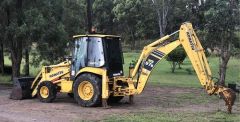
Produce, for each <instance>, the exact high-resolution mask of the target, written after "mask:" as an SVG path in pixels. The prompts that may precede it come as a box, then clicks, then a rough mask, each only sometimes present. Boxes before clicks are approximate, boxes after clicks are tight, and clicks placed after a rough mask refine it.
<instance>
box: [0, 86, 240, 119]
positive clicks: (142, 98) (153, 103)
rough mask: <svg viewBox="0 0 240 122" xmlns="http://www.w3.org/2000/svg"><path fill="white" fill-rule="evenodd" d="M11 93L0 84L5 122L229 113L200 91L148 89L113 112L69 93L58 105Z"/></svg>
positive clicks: (1, 116) (1, 114) (0, 110)
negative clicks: (82, 102) (158, 113)
mask: <svg viewBox="0 0 240 122" xmlns="http://www.w3.org/2000/svg"><path fill="white" fill-rule="evenodd" d="M10 91H11V87H9V86H1V85H0V120H1V121H3V122H14V121H18V122H19V121H20V122H33V121H44V122H47V121H51V122H55V121H56V122H62V121H64V122H66V121H80V120H101V119H104V118H105V117H108V116H109V115H118V114H125V113H130V112H144V111H152V110H155V111H165V112H184V111H188V112H189V111H190V112H191V111H192V112H213V111H219V110H222V111H226V108H225V106H224V102H223V101H222V100H219V99H218V98H217V97H216V96H212V97H209V96H208V95H206V94H205V91H204V90H203V89H200V88H178V87H160V86H147V87H146V89H145V91H144V92H143V93H142V94H141V95H136V96H135V97H134V101H135V103H134V104H133V105H129V104H127V100H128V99H127V98H124V99H123V100H122V101H121V102H120V103H118V104H114V105H112V108H110V109H104V108H102V107H94V108H93V107H91V108H86V107H81V106H79V105H77V104H76V103H75V101H74V100H73V99H72V98H69V97H68V96H67V95H66V94H59V95H58V97H57V99H56V100H55V101H54V103H41V102H39V100H38V99H28V100H10V99H9V94H10ZM189 96H190V97H189ZM203 99H204V100H203ZM239 108H240V104H239V102H237V103H236V105H235V106H234V107H233V112H235V113H240V110H238V109H239Z"/></svg>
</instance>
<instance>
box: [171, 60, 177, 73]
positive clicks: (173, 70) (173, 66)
mask: <svg viewBox="0 0 240 122" xmlns="http://www.w3.org/2000/svg"><path fill="white" fill-rule="evenodd" d="M176 65H177V62H174V61H173V62H172V73H174V72H175V69H176Z"/></svg>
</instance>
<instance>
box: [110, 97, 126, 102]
mask: <svg viewBox="0 0 240 122" xmlns="http://www.w3.org/2000/svg"><path fill="white" fill-rule="evenodd" d="M123 98H124V96H109V98H108V103H118V102H120V101H121V100H122V99H123Z"/></svg>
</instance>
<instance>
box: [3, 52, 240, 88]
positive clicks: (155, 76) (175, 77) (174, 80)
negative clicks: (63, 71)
mask: <svg viewBox="0 0 240 122" xmlns="http://www.w3.org/2000/svg"><path fill="white" fill-rule="evenodd" d="M138 56H139V53H124V62H125V64H124V72H125V75H128V66H129V63H130V62H131V61H132V60H137V59H138ZM208 60H209V64H210V67H211V70H212V72H213V76H216V77H217V76H218V66H219V63H218V58H217V57H210V58H208ZM22 64H24V60H23V61H22ZM5 65H8V66H10V65H11V61H10V60H9V58H8V57H5ZM40 68H41V66H39V67H33V66H30V75H31V76H35V75H36V74H37V73H38V72H39V71H40ZM170 68H171V65H170V63H169V62H167V61H166V60H165V59H163V60H162V61H161V62H160V63H159V64H158V65H157V66H156V67H155V68H154V70H153V72H152V74H151V76H150V79H149V83H150V84H154V85H161V86H178V87H201V85H200V83H199V81H198V79H197V76H196V74H195V73H194V71H193V68H192V65H191V62H190V61H189V60H188V59H186V60H185V61H184V63H183V65H182V69H176V71H175V73H171V69H170ZM187 69H191V70H192V74H189V73H188V71H187ZM21 71H23V65H22V67H21ZM10 79H11V78H10V76H9V75H0V83H11V81H10ZM239 79H240V62H239V59H236V58H231V59H230V61H229V64H228V70H227V76H226V83H235V82H236V81H239Z"/></svg>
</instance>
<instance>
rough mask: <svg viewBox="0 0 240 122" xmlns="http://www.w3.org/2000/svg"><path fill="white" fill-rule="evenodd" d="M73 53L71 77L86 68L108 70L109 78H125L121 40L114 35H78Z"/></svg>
mask: <svg viewBox="0 0 240 122" xmlns="http://www.w3.org/2000/svg"><path fill="white" fill-rule="evenodd" d="M73 38H74V44H73V45H74V47H73V53H72V66H71V76H72V77H75V76H76V75H77V73H78V72H79V71H80V70H81V69H82V68H84V67H95V68H106V69H107V71H108V72H107V73H108V77H110V78H111V77H113V76H123V63H124V61H123V53H122V48H121V42H120V41H121V39H120V37H119V36H114V35H100V34H90V35H76V36H74V37H73Z"/></svg>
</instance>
